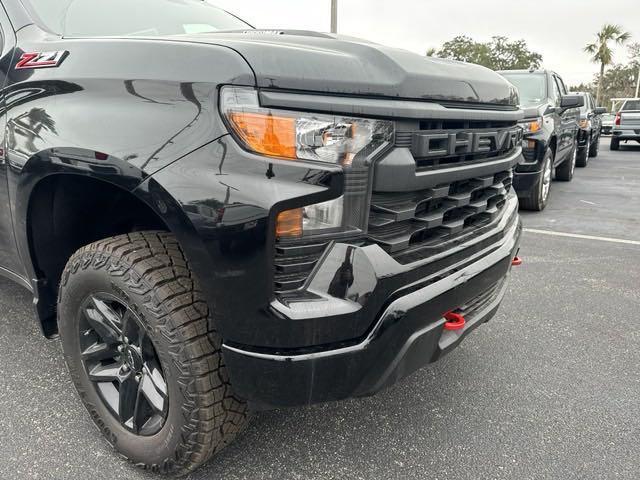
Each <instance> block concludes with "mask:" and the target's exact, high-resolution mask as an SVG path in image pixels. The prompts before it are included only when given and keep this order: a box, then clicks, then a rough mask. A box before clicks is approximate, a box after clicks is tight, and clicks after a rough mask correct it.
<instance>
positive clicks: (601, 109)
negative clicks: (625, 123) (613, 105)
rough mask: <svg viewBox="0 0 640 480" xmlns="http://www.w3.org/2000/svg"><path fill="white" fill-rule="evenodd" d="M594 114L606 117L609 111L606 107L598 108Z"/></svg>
mask: <svg viewBox="0 0 640 480" xmlns="http://www.w3.org/2000/svg"><path fill="white" fill-rule="evenodd" d="M593 113H594V114H595V115H604V114H605V113H609V110H608V109H606V108H605V107H598V108H594V109H593Z"/></svg>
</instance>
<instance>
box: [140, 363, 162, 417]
mask: <svg viewBox="0 0 640 480" xmlns="http://www.w3.org/2000/svg"><path fill="white" fill-rule="evenodd" d="M140 388H141V391H142V394H143V395H144V397H145V398H146V399H147V401H148V402H149V405H150V406H151V408H153V409H154V410H155V411H156V412H158V413H163V412H164V409H165V403H166V400H167V384H166V382H165V381H164V378H162V374H161V373H160V371H159V370H154V371H153V372H152V371H149V369H147V367H145V368H144V372H143V374H142V380H141V382H140Z"/></svg>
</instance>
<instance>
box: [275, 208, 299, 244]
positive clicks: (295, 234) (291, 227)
mask: <svg viewBox="0 0 640 480" xmlns="http://www.w3.org/2000/svg"><path fill="white" fill-rule="evenodd" d="M276 236H277V237H278V238H299V237H302V208H296V209H295V210H286V211H284V212H281V213H280V214H279V215H278V218H277V220H276Z"/></svg>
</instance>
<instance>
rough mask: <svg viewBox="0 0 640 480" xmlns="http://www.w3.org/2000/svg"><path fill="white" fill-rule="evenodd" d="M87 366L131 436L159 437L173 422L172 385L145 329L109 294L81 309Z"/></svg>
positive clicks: (95, 297)
mask: <svg viewBox="0 0 640 480" xmlns="http://www.w3.org/2000/svg"><path fill="white" fill-rule="evenodd" d="M81 315H82V318H81V319H80V321H79V323H78V325H79V330H80V331H79V334H80V347H81V350H82V353H81V355H82V363H83V364H84V367H85V370H86V372H87V375H88V377H89V379H90V380H91V382H93V384H94V386H95V388H96V390H97V392H98V394H99V395H100V397H101V398H102V400H103V401H104V403H105V405H106V406H107V407H108V408H109V410H110V411H111V413H112V414H113V415H114V416H115V418H116V419H117V420H118V421H119V422H120V424H121V425H122V426H123V427H124V428H126V429H127V430H128V431H130V432H132V433H134V434H136V435H141V436H151V435H155V434H156V433H158V432H159V431H160V430H161V429H162V426H163V425H164V422H165V420H166V418H167V412H168V408H169V398H168V394H167V381H166V379H165V377H164V375H163V372H162V368H161V366H160V361H159V359H158V355H157V353H156V350H155V348H154V346H153V343H152V342H151V339H150V338H149V336H148V335H147V332H146V330H145V328H144V327H143V326H142V324H141V323H140V321H139V320H138V319H137V318H136V315H135V314H134V313H133V311H132V310H131V309H130V308H128V307H127V306H126V305H125V303H124V302H123V301H122V300H120V299H117V298H115V297H114V296H112V295H109V294H106V293H99V294H93V295H90V296H89V297H88V298H87V299H86V300H85V301H84V303H83V305H82V307H81Z"/></svg>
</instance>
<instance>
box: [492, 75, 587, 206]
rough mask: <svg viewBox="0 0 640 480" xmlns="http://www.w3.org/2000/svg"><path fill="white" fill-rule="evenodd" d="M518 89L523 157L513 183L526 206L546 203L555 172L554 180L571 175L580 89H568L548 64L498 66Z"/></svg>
mask: <svg viewBox="0 0 640 480" xmlns="http://www.w3.org/2000/svg"><path fill="white" fill-rule="evenodd" d="M499 73H500V74H502V75H503V76H504V77H505V78H506V79H507V80H509V81H510V82H511V83H513V84H514V85H515V86H516V87H518V90H519V92H520V101H521V105H522V107H523V108H524V112H525V119H524V121H523V122H522V124H521V125H522V127H523V128H524V132H525V133H524V137H525V142H524V145H523V156H524V161H523V162H522V163H521V164H520V165H518V167H517V168H516V172H515V178H514V187H515V189H516V192H517V193H518V197H519V198H520V206H521V207H522V208H523V209H526V210H534V211H542V210H544V209H545V208H546V206H547V202H548V200H549V193H550V191H551V181H552V179H553V174H554V172H555V177H556V179H558V180H561V181H565V182H570V181H571V180H572V179H573V174H574V171H575V167H576V163H577V156H578V131H579V120H580V110H579V107H582V106H583V105H584V98H583V97H582V96H581V95H570V94H569V92H568V91H567V87H566V86H565V84H564V82H563V81H562V78H560V76H559V75H558V74H557V73H555V72H552V71H549V70H506V71H502V72H499Z"/></svg>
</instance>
